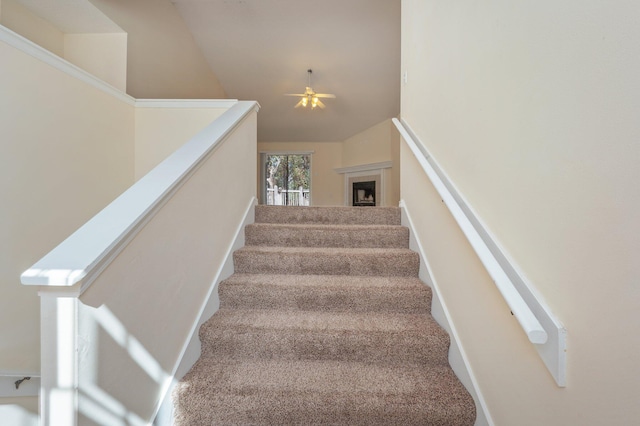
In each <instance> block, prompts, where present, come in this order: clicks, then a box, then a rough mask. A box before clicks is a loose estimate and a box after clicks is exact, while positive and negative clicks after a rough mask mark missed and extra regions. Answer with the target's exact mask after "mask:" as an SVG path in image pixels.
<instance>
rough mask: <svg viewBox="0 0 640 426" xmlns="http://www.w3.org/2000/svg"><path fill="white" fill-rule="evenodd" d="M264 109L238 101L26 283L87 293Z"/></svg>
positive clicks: (38, 265) (49, 258) (30, 271)
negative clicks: (227, 140)
mask: <svg viewBox="0 0 640 426" xmlns="http://www.w3.org/2000/svg"><path fill="white" fill-rule="evenodd" d="M258 108H259V106H258V104H257V103H256V102H253V101H239V102H236V103H235V105H234V106H232V107H231V108H229V110H227V111H226V112H225V113H224V114H222V115H221V116H220V117H219V118H218V119H217V120H215V121H214V122H213V123H212V124H210V125H209V126H208V127H207V128H206V129H205V130H204V131H202V132H201V133H199V134H198V135H197V136H196V137H194V138H193V139H191V140H190V141H189V142H187V143H186V144H184V145H183V146H182V147H181V148H179V149H178V150H176V152H174V153H173V154H172V155H171V156H170V157H169V158H168V159H167V160H165V161H164V162H162V163H160V164H159V165H158V166H157V167H156V168H154V169H153V170H152V171H150V172H149V173H148V174H147V175H145V176H144V177H142V178H141V179H140V180H139V181H138V182H136V183H135V184H134V185H133V186H131V187H130V188H129V189H127V190H126V191H125V192H124V193H123V194H122V195H120V196H119V197H118V198H116V199H115V200H114V201H113V202H112V203H111V204H109V205H108V206H107V207H105V208H104V209H103V210H102V211H101V212H99V213H98V214H97V215H95V216H94V217H93V218H92V219H91V220H89V221H88V222H87V223H85V224H84V225H83V226H82V227H80V228H79V229H78V230H77V231H76V232H74V233H73V234H71V236H69V237H68V238H67V239H66V240H64V241H63V242H62V243H60V244H59V245H58V246H57V247H56V248H54V249H53V250H52V251H51V252H49V253H48V254H47V255H45V256H44V257H43V258H42V259H40V260H39V261H38V262H37V263H36V264H34V265H33V266H32V267H31V268H29V269H28V270H26V271H25V272H24V273H22V275H21V276H20V280H21V282H22V284H25V285H37V286H42V287H41V290H43V289H44V288H45V286H51V287H57V288H56V291H64V293H69V294H75V295H79V294H82V293H83V292H84V291H85V290H86V289H87V288H88V286H89V285H90V284H91V282H92V281H93V280H95V278H97V277H98V275H100V273H101V272H102V271H103V270H104V269H105V268H106V267H107V266H108V265H109V263H111V261H112V260H113V259H114V258H115V257H116V256H117V255H118V254H119V253H120V252H121V251H122V249H123V248H124V247H125V246H126V245H127V244H128V242H129V241H131V239H133V237H134V236H135V235H136V234H137V233H138V231H139V230H140V229H142V228H143V227H144V225H145V224H146V223H147V222H148V221H149V220H150V219H151V218H152V217H153V216H154V215H155V213H156V212H157V211H158V210H159V209H160V208H161V207H162V205H164V203H166V201H167V200H168V199H169V198H170V197H171V196H172V195H173V194H174V193H175V191H177V190H178V189H179V188H180V187H181V186H182V184H183V183H184V182H185V181H186V180H187V179H188V178H189V177H190V176H191V175H192V174H193V173H194V172H195V170H197V169H198V167H199V166H200V164H202V162H203V161H204V160H205V159H206V158H207V157H208V156H209V155H210V154H211V153H212V152H213V151H214V150H215V149H216V148H217V147H218V146H219V145H220V144H221V143H222V142H223V141H224V140H225V138H226V136H227V135H229V134H230V133H231V132H232V131H233V130H234V129H235V128H236V126H237V125H238V124H239V123H240V122H242V120H243V118H244V117H245V116H247V115H248V114H249V113H250V112H252V111H254V110H257V109H258ZM63 288H64V289H65V290H63Z"/></svg>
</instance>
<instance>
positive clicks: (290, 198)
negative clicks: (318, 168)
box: [261, 153, 311, 206]
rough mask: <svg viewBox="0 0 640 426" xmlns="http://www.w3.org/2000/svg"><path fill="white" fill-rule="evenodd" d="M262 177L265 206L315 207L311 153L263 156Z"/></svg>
mask: <svg viewBox="0 0 640 426" xmlns="http://www.w3.org/2000/svg"><path fill="white" fill-rule="evenodd" d="M261 175H262V177H261V181H262V185H261V186H262V203H263V204H267V205H270V206H309V205H310V204H311V154H309V153H262V154H261Z"/></svg>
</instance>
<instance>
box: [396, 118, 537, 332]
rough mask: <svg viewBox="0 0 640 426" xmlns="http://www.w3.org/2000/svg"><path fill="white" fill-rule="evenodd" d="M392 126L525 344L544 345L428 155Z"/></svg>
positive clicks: (403, 131) (534, 323)
mask: <svg viewBox="0 0 640 426" xmlns="http://www.w3.org/2000/svg"><path fill="white" fill-rule="evenodd" d="M393 123H394V124H395V126H396V127H397V128H398V131H399V132H400V134H401V136H402V138H403V139H404V140H405V142H406V143H407V145H408V146H409V148H410V149H411V151H412V152H413V154H414V155H415V157H416V159H417V160H418V162H419V163H420V165H421V166H422V168H423V170H424V172H425V173H426V174H427V176H428V177H429V179H430V180H431V183H432V184H433V186H434V187H435V189H436V190H437V191H438V194H439V195H440V197H441V198H442V201H443V202H444V203H445V205H446V206H447V207H448V208H449V211H450V212H451V214H452V215H453V217H454V219H455V220H456V222H457V223H458V226H459V227H460V229H461V230H462V232H463V233H464V235H465V236H466V237H467V240H468V241H469V243H470V244H471V246H472V247H473V249H474V251H475V252H476V254H477V255H478V257H479V258H480V261H481V262H482V264H483V265H484V267H485V268H486V270H487V272H488V273H489V275H490V276H491V278H492V279H493V281H494V283H495V284H496V287H497V288H498V290H499V291H500V293H501V294H502V297H503V298H504V300H505V302H506V303H507V305H508V306H509V309H511V312H512V313H513V315H514V316H515V317H516V319H517V320H518V323H520V326H521V327H522V329H523V330H524V332H525V333H526V335H527V337H528V338H529V341H530V342H531V343H536V344H543V343H546V341H547V338H548V336H547V332H546V331H545V329H544V328H543V327H542V325H541V324H540V321H538V319H537V318H536V316H535V315H534V313H533V312H532V311H531V309H530V308H529V306H528V305H527V303H526V302H525V300H524V299H523V298H522V296H521V295H520V293H519V292H518V290H517V289H516V287H515V286H514V285H513V283H512V282H511V279H510V278H509V277H508V276H507V274H506V273H505V271H504V269H503V268H502V266H501V265H500V263H499V262H498V260H497V259H496V258H495V256H494V255H493V253H492V252H491V250H490V249H489V248H488V247H487V245H486V243H485V242H484V240H483V239H482V237H481V236H480V234H479V233H478V231H477V230H476V228H475V227H474V226H473V224H472V223H471V221H470V220H469V218H468V217H467V215H466V214H465V213H464V211H463V210H462V208H461V207H460V205H459V204H458V203H457V201H456V200H455V198H454V197H453V195H452V194H451V192H450V191H449V189H448V188H447V186H446V185H445V184H444V182H443V181H442V179H441V178H440V176H439V175H438V173H437V172H436V171H435V170H434V168H433V167H432V166H431V164H430V163H429V161H428V158H429V155H428V154H425V153H423V152H422V150H421V149H420V148H419V147H418V144H417V143H416V142H415V141H414V139H413V137H412V136H411V134H409V132H408V131H407V130H406V129H405V127H404V125H403V124H402V123H401V122H400V121H399V120H398V119H396V118H394V119H393Z"/></svg>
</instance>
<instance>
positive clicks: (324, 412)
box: [176, 358, 475, 425]
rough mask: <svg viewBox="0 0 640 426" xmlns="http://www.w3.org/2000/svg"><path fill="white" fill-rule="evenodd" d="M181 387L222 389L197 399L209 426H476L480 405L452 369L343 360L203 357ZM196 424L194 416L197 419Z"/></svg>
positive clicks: (194, 403) (197, 411)
mask: <svg viewBox="0 0 640 426" xmlns="http://www.w3.org/2000/svg"><path fill="white" fill-rule="evenodd" d="M200 369H201V370H203V371H207V380H206V381H204V382H205V383H203V380H201V378H200V376H198V378H197V379H193V380H192V377H196V376H197V375H196V374H194V373H193V372H190V373H189V374H187V376H185V378H184V379H183V380H182V382H181V384H180V386H179V387H178V389H177V390H176V394H177V396H178V398H180V395H181V394H182V393H183V392H187V391H188V392H197V391H198V389H199V388H206V389H215V390H216V391H215V393H212V397H211V398H208V399H207V400H194V399H191V400H190V401H189V403H190V404H192V406H191V407H190V410H189V411H190V412H192V413H195V415H196V416H198V418H197V420H198V421H206V422H208V424H212V423H215V422H220V423H225V422H226V421H229V420H230V419H233V420H232V421H233V422H241V423H251V424H270V423H272V422H275V423H280V424H282V423H287V424H394V423H395V424H399V423H397V422H402V423H403V424H408V423H409V422H411V423H412V424H427V425H472V424H473V422H474V419H475V406H474V403H473V400H472V399H471V398H470V396H469V395H468V394H467V393H466V392H465V391H464V389H463V387H462V385H461V384H460V382H459V381H458V379H457V378H456V377H455V374H454V373H453V371H452V370H451V369H450V368H449V367H448V366H440V365H436V366H424V367H422V368H415V367H411V368H409V367H405V366H401V365H394V366H385V365H378V364H363V363H357V362H351V363H350V362H344V361H341V362H335V361H294V362H292V361H278V360H276V361H274V360H260V361H233V360H220V359H213V358H201V359H200V360H199V361H198V362H197V364H196V365H195V366H194V370H195V371H197V370H200ZM192 421H193V419H192Z"/></svg>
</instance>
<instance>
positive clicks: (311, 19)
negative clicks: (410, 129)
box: [173, 0, 400, 141]
mask: <svg viewBox="0 0 640 426" xmlns="http://www.w3.org/2000/svg"><path fill="white" fill-rule="evenodd" d="M173 3H174V5H175V7H176V8H177V9H178V11H179V12H180V14H181V15H182V17H183V19H184V20H185V22H186V24H187V26H188V27H189V29H190V30H191V32H192V34H193V36H194V38H195V40H196V43H197V44H198V45H199V46H200V48H201V49H202V51H203V52H204V55H205V57H206V59H207V61H208V62H209V64H210V65H211V68H212V69H213V72H214V73H215V74H216V76H217V77H218V79H219V80H220V83H221V84H222V86H223V87H224V89H225V91H226V93H227V95H228V96H229V97H232V98H238V99H255V100H257V101H258V102H259V103H260V105H261V107H262V108H261V110H260V114H259V125H258V139H259V140H261V141H337V140H344V139H346V138H348V137H350V136H352V135H354V134H356V133H358V132H360V131H362V130H365V129H367V128H368V127H371V126H373V125H375V124H377V123H379V122H381V121H383V120H385V119H388V118H391V117H395V116H397V115H398V114H399V112H400V0H322V1H317V0H173ZM307 69H312V70H313V73H312V80H311V84H312V87H313V89H314V90H315V91H316V92H322V93H333V94H335V95H336V99H327V100H326V102H325V104H326V106H327V107H326V109H323V110H321V109H319V108H316V109H315V110H311V109H310V108H307V109H304V108H296V109H294V108H293V107H294V105H295V104H296V102H297V100H296V99H295V98H290V97H285V96H283V94H285V93H302V92H304V88H305V86H306V85H307Z"/></svg>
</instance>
